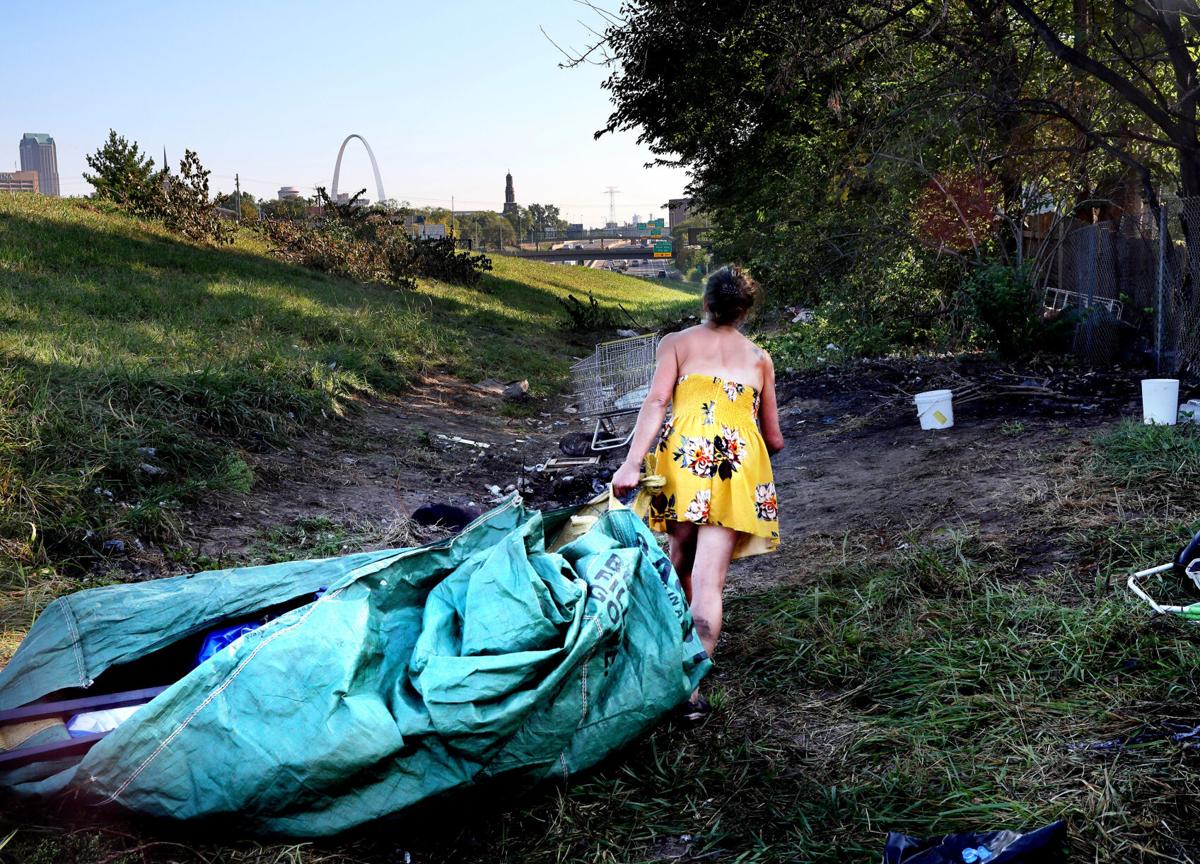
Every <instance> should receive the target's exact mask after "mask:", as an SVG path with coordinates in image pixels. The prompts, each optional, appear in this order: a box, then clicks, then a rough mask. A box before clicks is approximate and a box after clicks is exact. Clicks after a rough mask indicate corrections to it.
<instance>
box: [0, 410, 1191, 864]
mask: <svg viewBox="0 0 1200 864" xmlns="http://www.w3.org/2000/svg"><path fill="white" fill-rule="evenodd" d="M1162 434H1163V433H1162V432H1161V431H1154V430H1151V431H1146V430H1145V429H1144V427H1141V426H1135V425H1129V426H1121V427H1118V428H1117V429H1116V430H1115V431H1112V432H1109V433H1105V434H1103V435H1101V436H1100V437H1099V438H1098V439H1097V440H1096V442H1095V443H1094V444H1091V445H1084V446H1079V445H1074V446H1073V447H1072V449H1071V450H1070V452H1069V453H1068V456H1067V457H1066V458H1064V459H1058V458H1054V459H1049V460H1047V463H1046V464H1047V465H1048V466H1049V468H1048V470H1049V471H1050V472H1051V474H1050V475H1049V477H1048V479H1049V480H1052V481H1054V482H1047V483H1045V484H1043V486H1044V492H1043V493H1042V494H1041V497H1040V498H1035V499H1031V500H1030V502H1029V506H1028V512H1027V513H1026V514H1025V515H1026V517H1027V521H1026V522H1024V523H1022V527H1020V528H1018V529H1014V531H1013V534H1012V535H1011V536H1010V537H1009V538H1007V540H1006V542H1004V543H999V542H996V540H995V539H989V540H986V541H985V540H983V539H981V538H980V537H978V536H976V535H974V534H973V533H971V532H969V531H967V532H940V533H939V534H937V535H936V537H937V539H935V540H931V541H927V542H925V543H915V542H905V543H901V542H899V541H900V540H902V539H906V540H911V538H900V537H897V538H895V539H896V540H897V542H895V543H892V544H889V548H894V549H895V550H896V551H894V552H892V553H890V554H886V555H882V556H881V555H879V554H878V553H872V557H870V558H869V559H861V558H856V557H855V555H854V553H853V552H852V551H849V548H850V547H847V550H848V551H846V552H844V553H843V554H842V555H841V556H840V558H839V557H838V556H831V557H830V560H829V564H828V566H826V567H824V568H823V569H822V570H821V571H820V572H818V573H816V574H815V575H813V576H811V577H809V578H808V579H806V580H805V581H804V582H802V583H800V584H792V585H783V586H780V587H776V588H771V589H768V590H761V591H757V592H755V593H752V594H746V595H741V596H733V597H730V598H729V601H728V604H727V618H726V629H725V635H724V636H723V642H722V646H721V651H720V654H719V657H718V661H719V662H718V667H717V672H716V675H715V676H714V678H713V679H711V680H710V682H709V684H708V685H707V686H708V688H709V692H710V694H711V696H712V699H713V702H714V704H716V705H718V706H719V711H718V713H717V714H716V715H715V716H714V717H713V718H712V719H711V720H710V721H709V722H708V723H707V724H706V725H705V726H704V727H702V728H701V729H699V730H686V729H681V728H679V727H676V726H673V725H671V724H666V725H663V726H661V727H659V728H658V729H657V730H656V731H655V732H654V733H653V734H652V735H650V736H649V737H647V738H646V739H644V740H643V741H641V742H639V743H637V744H635V745H634V746H633V747H631V748H630V749H629V750H627V751H626V752H624V753H621V754H618V755H617V756H616V757H615V758H613V759H612V760H610V761H609V762H608V763H606V764H605V765H603V766H601V767H600V768H599V769H598V770H596V771H594V772H592V773H590V774H588V775H585V776H583V777H580V778H576V779H575V780H574V781H573V783H572V784H571V786H570V787H569V788H567V789H555V788H549V789H544V790H542V791H541V792H540V793H534V794H533V795H531V796H527V797H524V798H521V799H519V800H510V799H508V798H494V797H488V796H484V797H482V798H481V799H472V800H471V801H469V802H468V803H467V804H465V805H464V803H463V802H461V801H459V802H456V803H448V804H444V805H435V806H433V807H431V808H428V809H426V810H422V811H420V812H418V813H414V814H411V815H409V816H408V817H405V818H402V819H401V821H400V822H399V823H398V824H394V825H389V826H387V827H380V828H377V829H371V830H368V831H366V832H364V833H361V834H355V835H352V836H348V837H343V838H335V839H332V840H328V841H321V842H317V843H311V844H300V845H298V846H296V845H288V846H282V845H271V844H265V845H259V844H256V843H252V842H249V841H230V840H226V841H225V842H220V843H216V842H212V841H211V840H209V839H206V838H205V839H201V838H194V837H180V836H175V835H172V834H171V833H170V832H167V833H165V834H151V835H147V834H146V833H145V832H144V831H143V830H142V829H137V828H134V827H130V826H127V825H120V824H117V825H114V824H111V823H99V824H92V825H90V826H88V825H85V826H83V827H82V828H80V829H79V830H77V831H75V832H74V833H71V834H68V835H67V836H66V837H65V838H59V837H58V836H57V835H55V836H51V830H52V829H50V828H49V827H46V828H42V827H39V826H40V825H41V824H42V823H44V822H45V821H46V820H47V819H52V818H53V817H48V816H47V815H46V813H45V811H30V812H29V813H28V814H26V815H24V816H22V814H21V812H17V813H14V814H13V815H12V816H8V817H0V833H3V832H5V831H8V830H12V829H13V828H17V829H19V830H18V833H17V834H16V836H15V837H14V838H13V839H12V841H11V845H12V849H13V852H12V854H13V856H15V857H14V858H13V860H21V861H31V862H34V861H46V862H50V861H91V860H96V859H104V860H113V861H118V860H123V859H121V858H120V857H119V856H120V854H121V851H122V850H129V849H138V847H141V846H145V847H146V848H142V849H140V850H139V851H138V852H137V853H136V854H135V855H131V856H130V857H129V859H128V860H130V861H149V862H166V861H181V862H200V861H205V862H229V864H233V862H251V861H253V862H281V861H289V862H302V864H318V862H320V864H349V862H363V864H376V862H391V861H397V860H407V859H406V858H405V857H404V856H405V855H406V854H407V855H410V856H411V860H412V861H415V862H484V861H489V862H490V861H501V862H517V861H520V862H546V864H550V862H555V864H557V862H564V861H573V862H574V861H579V862H592V864H617V862H621V864H624V862H654V861H664V860H683V861H731V862H739V864H748V862H776V861H780V862H782V861H804V862H835V861H868V860H877V859H878V856H879V850H880V849H881V848H882V843H883V835H884V833H885V832H886V831H888V830H898V831H904V832H906V833H912V834H917V835H937V834H942V833H949V832H956V831H966V830H974V829H990V828H999V827H1006V828H1012V829H1017V830H1020V829H1022V828H1026V829H1029V828H1033V827H1037V826H1040V825H1042V824H1045V823H1048V822H1050V821H1052V820H1055V819H1065V820H1066V821H1067V823H1068V826H1069V831H1070V838H1071V846H1072V849H1073V851H1074V857H1075V858H1078V859H1079V860H1095V861H1105V862H1108V861H1146V860H1172V861H1195V860H1197V857H1198V856H1197V849H1200V828H1197V826H1196V823H1195V820H1194V816H1195V807H1194V802H1195V800H1196V796H1197V795H1200V758H1198V757H1197V755H1196V751H1195V750H1193V749H1190V746H1189V744H1190V739H1186V738H1185V739H1181V740H1174V739H1173V738H1172V735H1173V734H1175V733H1177V732H1178V731H1180V730H1187V729H1191V728H1193V727H1195V726H1197V725H1200V707H1197V704H1196V702H1197V689H1198V687H1200V678H1198V676H1197V671H1196V670H1197V665H1196V657H1197V656H1198V653H1200V627H1197V625H1195V624H1189V623H1186V622H1182V621H1178V620H1174V619H1167V618H1152V617H1150V616H1149V615H1148V614H1147V612H1146V610H1145V609H1144V608H1143V607H1141V606H1140V605H1138V604H1137V603H1135V602H1134V601H1133V600H1131V598H1130V597H1129V596H1128V595H1127V593H1126V592H1125V591H1124V587H1123V578H1120V577H1122V576H1123V574H1124V573H1125V572H1128V570H1129V569H1131V568H1134V567H1138V566H1144V565H1145V564H1146V563H1147V562H1155V561H1157V560H1158V559H1159V558H1160V557H1162V556H1168V555H1169V554H1170V552H1171V550H1173V549H1174V548H1177V546H1178V544H1179V543H1180V542H1181V541H1182V540H1183V539H1186V537H1187V536H1188V534H1189V533H1190V531H1191V530H1192V529H1193V528H1194V527H1197V526H1196V524H1195V521H1194V520H1195V511H1194V509H1192V508H1191V507H1190V506H1186V505H1183V504H1181V503H1180V499H1179V498H1178V493H1179V486H1180V484H1184V485H1186V484H1189V483H1192V484H1194V483H1195V482H1196V480H1197V479H1200V477H1198V476H1197V473H1196V471H1195V469H1194V468H1192V467H1190V464H1191V463H1190V462H1188V461H1187V459H1186V458H1183V461H1170V460H1168V461H1167V462H1164V463H1162V464H1161V465H1159V466H1158V470H1156V471H1155V472H1152V474H1151V475H1150V477H1149V479H1141V480H1131V481H1130V482H1129V483H1128V484H1126V483H1123V482H1114V481H1113V479H1112V477H1113V474H1112V473H1110V472H1113V471H1116V472H1117V474H1118V475H1120V476H1130V475H1129V472H1128V471H1125V469H1124V468H1123V467H1122V466H1126V465H1128V464H1141V461H1140V460H1141V459H1142V458H1143V457H1142V456H1140V455H1137V454H1140V453H1142V451H1143V450H1144V449H1145V448H1144V447H1142V446H1141V445H1140V444H1139V443H1138V442H1139V441H1141V440H1142V439H1143V438H1144V437H1145V438H1149V439H1151V440H1158V438H1157V437H1156V436H1160V435H1162ZM1184 434H1186V433H1184ZM1131 439H1132V440H1131ZM1182 446H1183V448H1184V450H1183V452H1184V454H1185V455H1186V453H1187V452H1188V451H1187V449H1186V445H1182ZM1170 449H1171V452H1175V453H1176V456H1179V453H1178V452H1177V448H1175V447H1174V445H1173V446H1172V448H1170ZM1130 454H1133V455H1132V456H1131V455H1130ZM1030 526H1039V529H1038V530H1037V531H1034V530H1031V528H1030ZM1032 534H1038V535H1040V537H1030V536H1029V535H1032ZM1043 537H1052V538H1054V537H1056V538H1057V542H1058V543H1059V544H1060V545H1062V546H1063V547H1064V548H1065V549H1066V550H1068V551H1069V552H1070V554H1069V555H1067V556H1065V557H1064V558H1062V559H1061V560H1060V562H1059V563H1058V564H1057V565H1056V566H1055V567H1054V568H1053V569H1051V570H1050V571H1048V572H1047V571H1039V574H1040V575H1036V576H1034V575H1030V572H1029V571H1027V569H1026V567H1025V564H1024V556H1025V552H1024V551H1023V547H1022V542H1023V541H1024V540H1026V539H1041V538H1043ZM357 542H358V541H357V540H356V539H355V534H354V529H353V528H352V527H348V526H343V525H338V524H335V523H331V522H327V521H314V520H302V521H300V522H297V523H295V524H293V525H289V526H285V527H284V528H281V529H280V530H279V531H277V532H270V533H268V534H267V535H264V537H263V538H262V541H261V544H260V547H259V548H258V552H257V553H256V554H257V555H259V556H261V560H273V559H274V557H275V556H276V555H277V554H279V553H280V552H281V551H282V550H284V549H286V548H289V547H293V546H294V547H297V548H301V549H303V550H305V551H306V552H307V551H308V550H312V551H320V552H323V553H324V552H332V551H334V550H335V549H340V548H343V547H345V546H347V545H348V544H349V545H350V546H354V545H355V544H356V543H357ZM873 548H878V547H873ZM1114 573H1115V574H1116V575H1117V577H1118V578H1101V577H1104V576H1112V574H1114ZM22 806H24V805H22ZM64 807H69V804H67V805H64ZM69 818H78V817H77V816H72V817H69ZM147 844H159V845H155V846H150V845H147ZM0 860H3V859H0ZM1073 860H1074V859H1073Z"/></svg>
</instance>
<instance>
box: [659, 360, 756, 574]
mask: <svg viewBox="0 0 1200 864" xmlns="http://www.w3.org/2000/svg"><path fill="white" fill-rule="evenodd" d="M758 404H759V393H758V391H757V390H756V389H754V388H753V387H749V386H746V385H744V384H738V383H736V382H734V381H726V380H724V379H722V378H719V377H716V376H713V375H684V376H683V377H681V378H680V379H679V380H678V381H677V382H676V384H675V395H674V397H673V399H672V404H671V410H670V411H669V412H668V414H667V419H666V421H665V422H664V423H663V428H662V434H661V436H660V437H659V441H658V446H657V448H656V449H655V451H654V453H653V457H652V460H649V461H653V463H654V473H655V474H661V475H662V476H663V477H665V478H666V481H667V482H666V485H665V486H664V487H663V489H662V490H661V491H660V492H659V493H658V494H657V495H655V496H654V498H652V499H651V502H650V527H651V528H653V529H654V530H655V531H665V530H666V527H667V523H668V522H694V523H696V524H698V525H722V526H724V527H726V528H732V529H733V530H734V531H737V532H738V540H737V545H736V546H735V547H734V553H733V557H734V558H744V557H746V556H748V555H760V554H762V553H764V552H772V551H774V550H775V548H776V547H777V546H778V545H779V504H778V501H777V499H776V497H775V482H774V476H773V475H772V473H771V458H770V455H769V454H768V453H767V445H766V444H765V443H764V442H763V439H762V433H761V432H760V431H759V428H758Z"/></svg>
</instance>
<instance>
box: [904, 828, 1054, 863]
mask: <svg viewBox="0 0 1200 864" xmlns="http://www.w3.org/2000/svg"><path fill="white" fill-rule="evenodd" d="M1066 837H1067V825H1066V823H1065V822H1063V821H1061V820H1060V821H1058V822H1053V823H1051V824H1049V825H1047V826H1046V827H1045V828H1039V829H1038V830H1037V831H1033V832H1030V833H1029V834H1018V833H1016V832H1015V831H986V832H983V833H979V834H975V833H969V834H947V835H946V836H944V837H934V838H924V839H922V838H919V837H909V836H908V835H906V834H898V833H896V832H894V831H893V832H892V833H890V834H888V838H887V845H885V846H884V847H883V861H884V864H972V862H976V861H983V860H985V858H984V857H983V856H982V855H980V854H979V853H978V852H977V851H976V850H978V849H979V848H980V847H983V849H985V850H987V852H988V853H990V857H987V858H986V861H987V864H1051V862H1055V864H1056V862H1060V861H1063V860H1065V857H1066V856H1065V853H1064V845H1065V841H1066ZM964 852H966V853H967V854H966V855H965V856H964V854H963V853H964Z"/></svg>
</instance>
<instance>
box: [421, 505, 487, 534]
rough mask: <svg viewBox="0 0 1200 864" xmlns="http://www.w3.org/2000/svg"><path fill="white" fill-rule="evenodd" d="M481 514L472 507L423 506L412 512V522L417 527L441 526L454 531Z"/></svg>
mask: <svg viewBox="0 0 1200 864" xmlns="http://www.w3.org/2000/svg"><path fill="white" fill-rule="evenodd" d="M481 515H482V513H480V511H479V510H478V509H476V508H474V507H459V506H457V505H454V504H425V505H423V506H421V507H418V508H417V509H416V510H414V511H413V512H412V520H413V521H414V522H416V523H417V524H418V525H441V526H442V527H445V528H450V529H452V530H454V531H461V530H462V529H463V528H466V527H467V526H468V525H470V524H471V523H472V522H474V521H475V520H476V519H478V518H479V517H480V516H481Z"/></svg>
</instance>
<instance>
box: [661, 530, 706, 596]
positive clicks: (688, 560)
mask: <svg viewBox="0 0 1200 864" xmlns="http://www.w3.org/2000/svg"><path fill="white" fill-rule="evenodd" d="M699 527H700V526H698V525H693V524H692V523H691V522H668V523H667V535H668V537H669V538H670V540H671V566H673V567H674V568H675V573H676V574H677V575H678V576H679V581H680V582H681V583H683V594H684V596H685V597H687V601H688V603H691V602H692V566H693V565H694V564H695V562H696V535H697V534H698V533H699V532H698V529H699Z"/></svg>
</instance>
